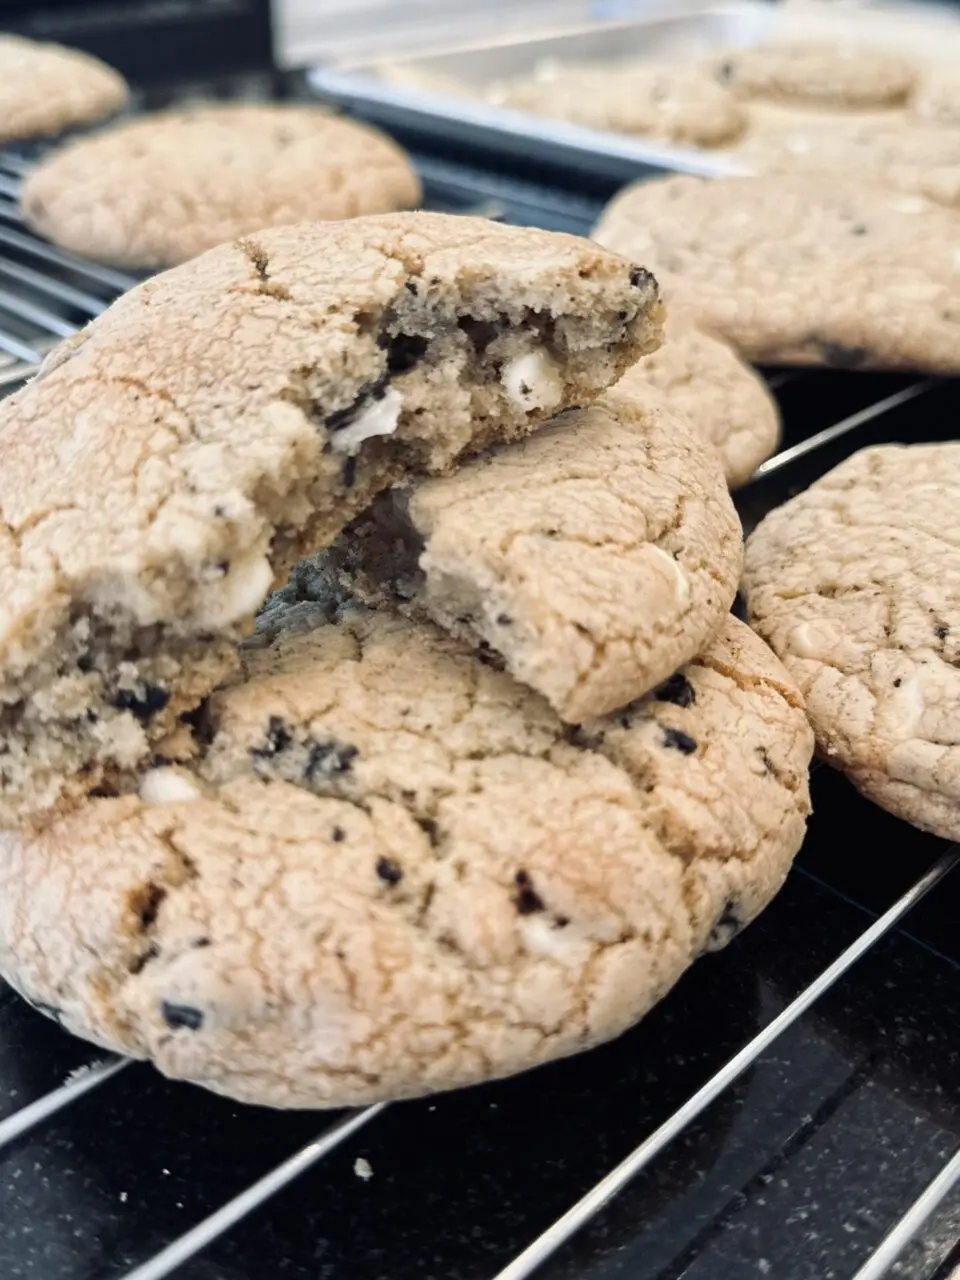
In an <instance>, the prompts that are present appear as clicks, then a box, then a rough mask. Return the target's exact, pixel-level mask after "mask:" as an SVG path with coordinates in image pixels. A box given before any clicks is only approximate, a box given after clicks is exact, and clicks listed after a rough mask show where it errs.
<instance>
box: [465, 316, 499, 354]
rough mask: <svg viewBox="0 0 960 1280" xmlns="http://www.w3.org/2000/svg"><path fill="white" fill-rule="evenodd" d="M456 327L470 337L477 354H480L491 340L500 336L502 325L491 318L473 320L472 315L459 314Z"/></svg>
mask: <svg viewBox="0 0 960 1280" xmlns="http://www.w3.org/2000/svg"><path fill="white" fill-rule="evenodd" d="M457 327H458V328H459V329H460V331H461V332H462V333H464V334H466V336H467V337H468V338H469V339H470V343H471V345H472V346H473V349H474V351H476V353H477V355H478V356H482V355H483V354H484V352H485V351H486V349H487V347H489V346H490V344H491V342H493V341H494V340H495V339H496V338H498V337H499V336H500V333H501V331H502V327H503V326H501V325H498V324H496V323H495V322H494V321H492V320H475V319H474V318H473V316H461V317H460V319H459V320H458V321H457Z"/></svg>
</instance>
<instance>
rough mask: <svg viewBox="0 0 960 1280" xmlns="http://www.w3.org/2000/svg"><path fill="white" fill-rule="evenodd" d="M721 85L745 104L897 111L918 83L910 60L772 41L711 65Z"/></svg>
mask: <svg viewBox="0 0 960 1280" xmlns="http://www.w3.org/2000/svg"><path fill="white" fill-rule="evenodd" d="M710 67H711V69H712V71H713V73H714V75H715V76H716V78H717V80H718V81H719V82H720V83H721V84H722V85H723V86H724V87H725V88H726V89H729V90H730V91H731V92H733V93H734V94H737V95H739V96H740V97H743V98H767V99H770V100H772V101H775V102H800V103H807V104H810V105H819V106H832V107H873V106H886V107H889V106H895V105H898V104H900V103H903V102H905V101H906V99H907V97H908V95H909V94H910V92H911V90H912V89H913V86H914V84H915V83H916V80H917V72H918V68H917V66H916V64H915V63H914V62H913V61H912V60H911V59H910V58H905V57H902V56H901V55H900V54H898V53H895V52H893V51H887V50H884V49H872V48H868V47H865V46H862V45H855V44H848V43H843V42H831V43H827V42H822V43H821V42H818V41H804V40H789V41H788V40H784V41H770V42H769V43H764V44H758V45H753V46H750V47H747V48H743V49H731V50H729V51H728V52H727V53H724V54H723V55H721V56H720V57H719V58H717V59H715V60H712V61H711V63H710Z"/></svg>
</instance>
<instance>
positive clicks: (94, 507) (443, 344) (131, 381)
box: [0, 213, 661, 821]
mask: <svg viewBox="0 0 960 1280" xmlns="http://www.w3.org/2000/svg"><path fill="white" fill-rule="evenodd" d="M660 312H661V308H660V304H659V301H658V297H657V287H656V282H655V281H654V280H653V278H652V277H651V276H650V275H649V273H647V272H645V271H644V270H643V269H642V268H636V267H632V266H631V265H630V264H629V263H628V262H625V261H623V260H622V259H620V258H618V257H616V256H615V255H612V254H609V253H606V252H605V251H603V250H600V249H598V248H597V247H596V246H595V245H593V244H591V243H590V242H589V241H586V240H581V239H577V238H575V237H573V236H564V235H558V234H552V233H549V232H543V231H536V230H529V229H522V228H516V227H503V226H499V225H497V224H495V223H490V222H485V221H483V220H480V219H470V218H462V217H453V216H443V215H440V214H415V213H414V214H393V215H384V216H382V217H374V218H357V219H352V220H350V221H346V222H341V223H311V224H309V225H305V226H300V227H291V228H282V229H273V230H269V231H264V232H262V233H260V234H259V235H258V236H256V237H253V238H247V239H244V240H241V241H238V242H237V243H235V244H232V245H226V246H223V247H221V248H219V249H216V250H212V251H211V252H210V253H209V254H207V255H205V256H203V257H201V258H198V259H195V260H194V261H193V262H191V263H188V264H186V265H185V266H182V267H180V268H177V269H175V270H173V271H170V272H168V273H166V274H165V275H162V276H158V277H156V278H155V279H152V280H150V281H147V282H146V283H144V284H143V285H140V286H139V287H138V288H136V289H134V290H133V291H131V292H130V293H128V294H127V295H125V296H124V297H123V298H121V299H120V300H119V301H118V302H117V303H115V304H114V305H113V306H112V307H111V308H110V309H109V310H108V311H107V312H106V313H105V314H104V315H103V316H101V317H100V318H99V319H98V320H96V321H94V323H93V324H92V325H90V326H89V327H88V328H86V329H85V330H83V331H82V332H81V333H80V334H78V335H77V336H76V337H75V338H72V339H70V340H68V341H67V342H65V343H63V344H62V345H61V346H60V347H59V348H57V349H56V350H55V351H54V352H53V353H52V354H51V356H49V357H48V359H47V361H46V362H45V364H44V365H43V367H42V368H41V370H40V372H39V374H38V375H37V377H36V378H35V379H34V381H33V382H31V383H29V384H28V385H27V386H26V387H25V388H24V389H23V390H22V391H20V392H18V393H17V394H16V395H14V396H12V397H10V398H9V399H7V400H5V401H4V402H3V404H2V406H0V460H2V466H0V520H2V523H0V733H2V737H3V740H4V744H5V750H4V752H3V753H2V754H0V820H3V821H10V820H16V819H17V818H18V817H20V816H22V814H23V813H24V812H29V811H36V810H38V809H41V808H43V807H45V806H46V805H49V804H52V803H54V802H55V801H56V800H57V799H58V797H59V796H61V795H62V794H64V793H65V792H66V793H70V792H76V791H78V790H79V791H85V790H86V789H88V788H89V787H90V786H94V785H97V784H98V782H99V778H100V775H101V773H102V771H103V769H104V768H110V767H112V766H114V765H117V766H119V767H121V768H129V767H132V766H133V765H135V764H136V762H137V761H138V760H140V759H142V758H143V757H144V755H145V754H146V752H147V751H148V744H149V741H150V740H152V739H154V738H156V736H157V735H158V734H162V733H164V732H166V730H167V728H168V727H169V724H170V723H172V722H173V720H174V719H175V718H176V716H177V715H179V714H181V713H182V712H184V711H185V710H187V709H188V708H189V707H191V706H194V705H196V703H197V702H198V701H199V699H200V698H201V697H202V696H203V695H204V693H206V692H209V690H210V689H211V688H212V687H213V685H214V684H216V683H217V682H218V681H219V680H220V679H221V678H222V677H223V675H224V674H225V673H226V672H227V671H229V670H230V667H231V663H232V661H233V646H234V644H235V642H236V640H237V639H238V638H239V637H240V636H241V635H242V634H244V632H245V630H246V629H247V627H248V626H249V624H250V622H251V620H252V618H253V615H254V613H255V612H256V610H257V609H258V608H259V606H260V604H261V603H262V602H263V600H264V599H265V597H266V595H267V593H268V592H269V591H270V589H271V587H272V585H274V583H275V582H276V581H278V580H282V579H283V577H284V576H285V574H286V573H287V572H288V570H289V568H290V566H291V564H292V563H294V562H295V561H296V560H297V559H298V558H299V557H300V556H301V555H303V554H307V553H309V552H312V551H316V550H317V549H319V548H320V547H322V546H325V545H326V544H328V543H329V542H330V541H331V540H332V539H333V537H334V536H335V535H336V533H337V532H338V531H339V530H340V529H341V528H342V527H343V525H345V524H346V523H347V522H348V521H349V520H350V519H351V518H352V517H353V516H354V515H355V514H356V513H357V512H358V511H360V510H362V509H363V508H364V507H365V506H367V505H368V504H369V502H370V500H371V499H372V497H373V496H374V494H375V493H377V492H378V491H379V490H380V489H383V488H385V487H386V486H388V485H390V484H392V483H394V482H396V481H398V480H400V479H401V478H403V477H404V476H408V475H411V474H424V473H436V472H444V471H446V470H448V469H449V468H450V467H451V466H453V465H454V463H455V461H456V459H457V458H458V456H459V455H460V454H461V453H463V452H465V451H470V450H476V449H480V448H483V447H485V446H486V445H489V444H490V443H491V442H493V441H495V440H499V439H512V438H517V437H519V436H522V435H523V434H524V433H526V432H529V431H531V430H533V429H534V428H536V427H537V426H538V425H540V423H541V422H543V421H544V420H545V419H547V418H549V417H551V416H553V414H554V413H555V412H556V411H557V410H561V409H563V408H564V407H566V406H567V405H569V404H571V403H573V404H581V403H584V402H585V401H590V400H592V399H593V398H595V396H596V395H597V394H598V393H599V392H600V391H602V390H603V389H604V387H605V386H607V385H609V384H610V383H611V382H613V381H615V380H616V379H617V378H618V377H619V376H620V374H621V373H623V372H624V370H625V369H626V368H627V367H628V366H629V365H630V364H631V363H633V362H634V361H635V360H637V359H639V357H640V356H641V355H643V354H644V353H645V352H647V351H649V350H651V349H652V348H653V347H655V346H656V344H657V342H658V341H659V334H660Z"/></svg>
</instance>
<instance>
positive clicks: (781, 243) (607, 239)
mask: <svg viewBox="0 0 960 1280" xmlns="http://www.w3.org/2000/svg"><path fill="white" fill-rule="evenodd" d="M594 234H595V237H596V239H597V240H598V241H599V242H600V243H601V244H603V245H606V246H607V247H608V248H610V249H615V250H616V251H618V252H619V253H624V254H627V255H630V256H634V257H637V258H638V259H639V260H641V261H643V262H645V263H647V264H648V265H649V267H650V269H651V270H652V271H655V272H656V273H657V278H658V280H659V281H660V284H661V286H662V288H663V290H664V297H665V299H666V301H667V304H668V305H669V306H670V307H674V306H675V307H678V308H681V309H682V310H684V311H685V312H687V313H688V314H689V315H690V318H691V319H693V320H694V321H695V322H696V323H698V324H700V325H702V327H704V328H706V329H708V330H709V331H710V332H712V333H716V334H718V335H719V336H720V337H722V338H725V339H727V341H729V342H730V343H732V344H733V346H734V347H736V349H737V350H738V351H739V352H740V353H741V355H743V356H745V357H746V358H747V359H749V360H751V361H753V362H755V363H764V362H766V363H770V364H799V365H829V366H831V367H833V368H841V369H909V370H918V371H925V372H932V373H957V372H960V306H958V305H957V297H958V294H960V217H958V216H957V214H956V213H955V212H954V211H952V210H949V209H944V208H940V207H939V206H937V205H935V204H931V203H928V202H927V201H925V200H923V199H922V198H920V197H919V196H915V195H904V194H903V193H902V192H900V191H896V190H891V189H889V188H887V187H883V186H879V185H874V184H872V183H871V182H869V181H868V180H866V179H864V178H861V177H858V176H857V175H856V174H849V173H839V172H812V173H808V172H789V173H782V174H775V175H773V174H771V175H769V176H763V177H740V178H713V179H702V178H692V177H677V178H667V179H658V180H656V181H653V182H642V183H637V184H635V185H634V186H632V187H628V188H627V189H626V190H625V191H624V192H622V193H621V194H620V195H618V196H616V197H615V199H614V200H613V201H612V202H611V204H610V205H608V207H607V209H606V210H605V212H604V214H603V216H602V217H601V219H600V222H599V224H598V225H597V228H596V230H595V232H594Z"/></svg>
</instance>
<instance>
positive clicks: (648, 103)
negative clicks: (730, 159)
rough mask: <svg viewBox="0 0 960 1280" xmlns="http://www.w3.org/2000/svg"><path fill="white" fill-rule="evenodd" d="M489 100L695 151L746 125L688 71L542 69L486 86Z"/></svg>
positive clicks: (738, 110) (722, 96) (719, 93)
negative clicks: (633, 134) (684, 145)
mask: <svg viewBox="0 0 960 1280" xmlns="http://www.w3.org/2000/svg"><path fill="white" fill-rule="evenodd" d="M488 97H489V98H490V99H491V101H493V102H496V103H497V104H498V105H500V106H504V107H510V108H512V109H513V110H519V111H531V112H533V113H534V114H536V115H542V116H549V117H551V118H552V119H556V120H567V121H569V122H570V123H572V124H579V125H586V126H587V127H589V128H593V129H605V130H607V129H612V130H614V131H616V132H617V133H636V134H641V135H643V136H644V137H648V138H654V139H657V140H659V141H661V142H677V143H685V144H688V145H692V146H701V147H716V146H720V145H721V144H723V143H726V142H730V141H732V140H733V139H735V138H737V137H738V136H739V135H740V134H741V133H742V132H743V129H744V126H745V125H746V120H747V117H746V113H745V111H744V109H743V107H742V106H741V105H740V104H739V103H738V102H737V101H736V99H735V98H734V97H733V95H732V94H730V93H728V92H727V91H726V90H725V89H723V88H722V87H721V86H720V85H718V84H717V83H716V81H715V80H713V79H711V77H710V76H709V75H707V74H705V73H704V72H703V71H701V70H699V69H697V68H693V67H674V66H656V65H654V66H651V65H649V64H645V63H636V64H630V63H612V64H611V63H604V64H590V63H584V64H581V65H576V64H569V65H563V64H559V63H558V64H548V65H547V66H546V67H544V68H542V69H541V71H540V73H539V74H537V75H532V76H529V77H526V78H522V79H518V80H515V81H510V82H507V83H504V84H500V85H496V86H494V87H492V88H491V89H490V91H489V93H488Z"/></svg>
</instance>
